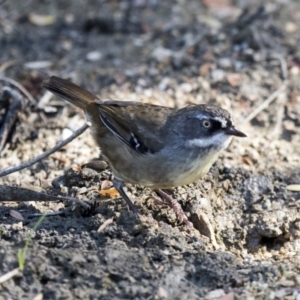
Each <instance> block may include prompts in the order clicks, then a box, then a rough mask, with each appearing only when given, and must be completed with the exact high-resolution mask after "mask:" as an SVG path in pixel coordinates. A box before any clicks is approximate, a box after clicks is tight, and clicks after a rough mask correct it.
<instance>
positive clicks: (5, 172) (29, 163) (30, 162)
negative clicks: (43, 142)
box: [0, 122, 92, 177]
mask: <svg viewBox="0 0 300 300" xmlns="http://www.w3.org/2000/svg"><path fill="white" fill-rule="evenodd" d="M91 125H92V124H91V123H90V122H87V123H86V124H84V125H83V126H82V127H80V128H79V129H77V130H76V131H75V132H74V133H73V134H72V135H71V136H69V137H68V138H67V139H65V140H63V141H61V142H59V143H58V144H57V145H56V146H55V147H53V148H52V149H49V150H47V151H46V152H44V153H43V154H41V155H39V156H37V157H35V158H33V159H30V160H28V161H27V162H24V163H23V164H20V165H18V166H15V167H10V168H6V169H4V170H2V171H0V177H3V176H6V175H8V174H11V173H14V172H17V171H20V170H23V169H25V168H28V167H30V166H32V165H33V164H35V163H37V162H38V161H40V160H42V159H44V158H45V157H47V156H49V155H51V154H52V153H54V152H55V151H57V150H59V149H60V148H62V147H64V146H65V145H67V144H68V143H70V142H71V141H72V140H74V139H75V138H76V137H78V136H79V135H81V134H82V133H83V132H84V131H85V130H87V129H88V128H89V127H90V126H91Z"/></svg>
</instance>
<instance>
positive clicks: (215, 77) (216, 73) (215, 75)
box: [210, 69, 225, 82]
mask: <svg viewBox="0 0 300 300" xmlns="http://www.w3.org/2000/svg"><path fill="white" fill-rule="evenodd" d="M210 76H211V79H212V81H213V82H219V81H222V80H223V79H224V78H225V72H224V71H223V70H221V69H216V70H213V71H212V72H211V73H210Z"/></svg>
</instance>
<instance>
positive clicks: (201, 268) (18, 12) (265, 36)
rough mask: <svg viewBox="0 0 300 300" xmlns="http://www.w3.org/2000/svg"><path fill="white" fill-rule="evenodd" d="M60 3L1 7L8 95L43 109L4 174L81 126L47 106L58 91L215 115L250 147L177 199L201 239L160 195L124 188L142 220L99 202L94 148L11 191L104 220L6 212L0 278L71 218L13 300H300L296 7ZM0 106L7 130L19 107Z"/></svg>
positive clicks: (18, 279)
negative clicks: (49, 90)
mask: <svg viewBox="0 0 300 300" xmlns="http://www.w3.org/2000/svg"><path fill="white" fill-rule="evenodd" d="M60 2H61V3H59V1H53V2H50V1H49V2H48V1H44V2H41V1H37V0H33V1H27V2H25V3H24V1H7V2H5V3H3V4H2V5H1V6H0V45H1V57H0V72H1V73H0V88H1V89H3V88H4V87H5V86H10V87H12V88H15V87H14V86H13V85H11V84H9V83H8V82H7V81H6V80H5V78H4V77H8V78H12V79H14V80H16V81H17V82H19V83H20V84H22V86H24V87H25V88H26V89H27V90H28V91H29V93H30V94H31V95H32V97H33V98H34V102H32V101H30V100H29V99H28V98H27V97H25V96H24V100H23V106H22V109H21V110H20V111H19V113H18V120H17V123H16V125H15V126H14V128H13V130H12V131H11V132H10V135H9V138H8V140H7V143H6V145H5V147H4V149H3V151H2V152H1V156H0V168H1V169H3V168H5V167H8V166H12V165H15V164H19V163H20V162H23V161H26V160H27V159H29V158H31V157H34V156H36V155H38V154H41V153H43V152H44V151H45V150H47V149H49V148H51V147H53V146H54V145H55V144H56V143H57V142H59V141H61V140H62V139H64V138H65V137H67V136H68V135H69V134H70V132H72V131H74V130H75V129H77V128H79V127H80V126H81V125H83V124H84V122H85V118H84V115H83V113H82V112H81V111H80V110H79V109H77V108H75V107H73V106H71V105H70V104H68V103H66V102H64V101H63V100H61V99H57V98H55V97H52V98H45V97H44V95H45V91H44V90H42V89H41V86H40V85H41V82H42V81H43V80H44V79H46V78H48V76H49V75H58V76H61V77H64V78H69V79H71V80H72V81H74V82H76V83H77V84H80V85H82V86H84V87H85V88H87V89H89V90H90V91H92V92H94V93H96V94H97V95H99V97H100V98H101V99H121V100H138V101H143V102H147V103H156V104H161V105H166V106H171V107H183V106H185V105H187V104H190V103H212V104H217V105H220V106H222V107H223V108H226V109H228V110H229V111H230V112H231V113H232V115H233V117H234V119H235V123H236V127H237V128H238V129H240V130H241V131H243V132H245V133H247V135H248V138H246V139H235V140H234V141H233V142H232V144H231V145H230V147H229V149H228V150H226V151H225V152H224V153H222V155H221V156H220V159H219V160H218V161H217V163H216V164H215V165H214V166H213V167H212V169H211V170H210V172H209V174H207V175H206V176H205V177H204V178H203V179H202V180H200V181H199V182H196V183H194V184H192V185H189V186H183V187H179V188H176V189H174V190H171V191H170V193H171V194H172V195H173V196H174V197H176V198H177V199H178V200H179V202H180V203H181V204H182V206H183V208H184V210H185V212H186V213H187V215H188V217H189V219H190V220H191V221H192V222H193V224H194V228H187V227H186V226H183V225H180V224H178V222H177V220H176V217H175V214H174V213H173V212H172V211H170V209H169V208H167V207H164V206H155V205H154V204H153V199H152V198H151V197H152V196H153V192H152V191H151V190H149V189H146V188H143V187H138V186H131V185H127V186H126V188H127V192H128V194H129V195H130V197H131V198H132V199H133V200H134V202H135V204H136V205H137V206H138V207H139V209H140V212H141V213H140V214H139V215H136V214H133V213H132V212H130V211H128V208H127V207H126V205H125V203H124V201H123V200H122V199H120V198H118V197H109V196H105V192H103V191H102V192H101V193H99V191H100V189H101V187H102V188H103V187H104V186H105V187H106V188H107V187H109V186H110V185H111V182H110V178H111V173H110V170H109V168H106V164H105V162H103V163H102V164H101V168H102V171H101V172H97V171H95V170H93V169H91V168H87V167H85V168H84V167H83V165H84V164H86V163H88V162H90V161H91V160H92V159H96V158H99V155H100V151H99V149H98V148H97V146H96V145H95V143H94V141H93V140H92V138H91V136H90V134H89V133H88V132H85V133H84V134H83V135H81V136H80V137H78V138H77V139H76V140H74V141H73V142H71V143H70V144H68V145H67V146H66V147H64V148H63V149H62V150H60V151H58V152H56V153H55V154H52V155H51V156H50V157H48V158H46V159H44V160H43V161H42V162H39V163H37V164H35V165H34V166H32V167H30V168H27V169H25V170H23V171H20V172H17V173H14V174H11V175H9V176H7V177H3V178H1V179H0V184H2V185H10V186H21V187H25V188H28V189H31V190H35V191H39V192H43V193H47V194H49V195H65V194H67V195H70V196H73V197H76V198H78V199H81V200H84V201H85V202H86V203H90V204H92V206H91V207H90V209H83V208H82V207H81V206H78V205H77V206H76V205H74V204H72V203H69V202H67V201H56V202H39V201H30V202H22V199H16V200H19V201H18V202H17V201H14V202H3V199H2V202H1V204H0V220H1V224H0V276H1V275H4V274H6V273H7V272H9V271H11V270H12V269H14V268H16V267H18V258H17V252H18V249H19V248H22V247H23V246H24V244H25V242H26V239H27V238H28V236H29V235H30V234H31V232H32V231H31V229H32V228H33V226H34V225H35V224H36V222H37V220H38V218H39V216H38V213H43V212H45V211H49V210H50V211H52V212H57V213H58V214H56V215H52V216H47V217H46V219H45V220H44V222H43V223H42V224H41V226H40V227H39V229H38V230H37V232H36V233H35V234H34V237H33V239H32V242H31V243H30V246H29V249H28V255H27V260H26V265H25V269H24V271H23V273H22V275H20V276H15V277H13V278H12V279H10V280H7V281H5V282H4V283H3V284H0V298H1V299H223V300H225V299H227V300H229V299H248V300H250V299H297V300H299V299H300V243H299V241H300V240H299V237H300V215H299V210H300V202H299V200H300V193H299V192H295V191H290V190H288V189H287V188H286V187H287V186H288V185H291V184H295V185H296V184H298V186H299V184H300V168H299V166H300V147H299V145H300V88H299V79H300V75H299V68H300V53H299V49H300V38H299V37H300V22H299V20H300V18H299V17H300V4H299V3H298V1H297V0H285V1H282V0H277V1H264V5H263V6H259V2H260V1H230V0H227V1H217V0H205V1H202V2H201V1H199V0H197V1H196V0H195V1H194V0H189V1H188V0H180V1H179V0H178V1H171V0H168V1H155V0H140V1H131V2H130V1H88V0H85V1H76V2H75V1H60ZM233 2H235V3H233ZM250 2H251V5H250V4H249V3H250ZM45 15H49V16H48V17H45ZM34 62H35V63H34ZM37 62H38V63H37ZM277 90H279V92H277V94H275V97H274V100H273V101H272V102H271V103H270V104H268V105H267V106H266V108H265V109H263V110H261V111H260V112H259V113H257V114H255V115H254V116H253V118H252V119H251V120H250V118H249V116H251V113H252V112H254V111H255V109H256V108H257V107H260V105H262V104H263V103H264V102H265V100H266V99H267V98H268V97H270V96H272V95H273V93H274V92H276V91H277ZM0 105H1V107H0V116H1V118H0V125H1V126H3V124H2V122H3V116H5V114H6V113H7V111H8V109H9V105H8V104H7V103H6V104H2V103H1V104H0ZM0 200H1V196H0ZM12 211H13V212H12ZM14 211H17V212H19V213H20V214H21V215H22V217H23V218H24V220H20V217H18V216H16V214H15V212H14Z"/></svg>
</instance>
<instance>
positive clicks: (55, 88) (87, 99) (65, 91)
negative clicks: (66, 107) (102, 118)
mask: <svg viewBox="0 0 300 300" xmlns="http://www.w3.org/2000/svg"><path fill="white" fill-rule="evenodd" d="M42 86H43V88H45V89H46V90H48V91H49V92H51V93H53V94H55V95H57V96H59V97H61V98H63V99H65V100H67V101H69V102H71V103H72V104H74V105H76V106H78V107H80V108H82V109H86V108H87V106H88V105H89V104H90V103H92V102H94V101H95V100H97V99H98V98H97V97H96V96H95V95H93V94H92V93H90V92H89V91H87V90H85V89H83V88H81V87H80V86H78V85H76V84H74V83H72V82H71V81H68V80H65V79H62V78H59V77H56V76H52V77H51V78H50V80H49V81H47V82H43V84H42Z"/></svg>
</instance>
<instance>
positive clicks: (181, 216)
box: [154, 190, 193, 227]
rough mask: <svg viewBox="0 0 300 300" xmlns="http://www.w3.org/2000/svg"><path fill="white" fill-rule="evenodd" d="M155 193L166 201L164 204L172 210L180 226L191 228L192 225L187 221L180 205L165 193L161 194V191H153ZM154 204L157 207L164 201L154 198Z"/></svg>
mask: <svg viewBox="0 0 300 300" xmlns="http://www.w3.org/2000/svg"><path fill="white" fill-rule="evenodd" d="M155 192H156V193H157V194H158V195H159V196H160V197H162V198H163V199H164V200H165V201H166V203H167V204H168V205H169V206H170V207H171V208H172V209H173V210H174V212H175V214H176V215H177V217H178V220H179V223H180V224H182V223H184V224H185V225H187V226H188V227H193V223H191V222H190V221H189V220H188V218H187V216H186V214H185V213H184V211H183V210H182V207H181V205H180V204H179V203H178V202H177V200H176V199H173V198H172V197H171V196H170V195H168V194H167V193H165V192H163V191H162V190H155ZM154 203H155V204H157V205H162V204H164V201H162V200H160V199H157V198H155V200H154Z"/></svg>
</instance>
